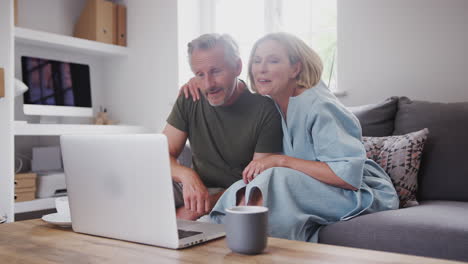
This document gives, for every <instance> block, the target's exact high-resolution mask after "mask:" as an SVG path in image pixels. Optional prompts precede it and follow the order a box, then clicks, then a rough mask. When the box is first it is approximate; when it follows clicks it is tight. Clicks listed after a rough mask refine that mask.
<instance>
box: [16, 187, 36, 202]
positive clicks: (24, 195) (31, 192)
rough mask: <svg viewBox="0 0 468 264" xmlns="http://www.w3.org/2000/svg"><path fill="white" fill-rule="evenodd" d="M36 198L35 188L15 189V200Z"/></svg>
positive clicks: (22, 200)
mask: <svg viewBox="0 0 468 264" xmlns="http://www.w3.org/2000/svg"><path fill="white" fill-rule="evenodd" d="M35 198H36V188H35V187H34V188H21V189H17V190H15V202H24V201H31V200H34V199H35Z"/></svg>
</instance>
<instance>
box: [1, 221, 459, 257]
mask: <svg viewBox="0 0 468 264" xmlns="http://www.w3.org/2000/svg"><path fill="white" fill-rule="evenodd" d="M274 262H276V263H359V264H365V263H372V264H375V263H411V264H413V263H425V264H430V263H438V264H440V263H460V262H454V261H446V260H440V259H433V258H424V257H416V256H409V255H402V254H395V253H387V252H380V251H373V250H364V249H355V248H348V247H338V246H331V245H323V244H315V243H305V242H298V241H290V240H285V239H278V238H269V239H268V248H267V250H266V251H265V252H264V253H263V254H260V255H255V256H246V255H240V254H236V253H233V252H231V250H230V249H229V248H228V247H227V246H226V242H225V240H224V238H221V239H218V240H214V241H211V242H208V243H204V244H201V245H197V246H194V247H191V248H187V249H181V250H171V249H164V248H159V247H154V246H148V245H142V244H137V243H131V242H126V241H121V240H114V239H107V238H102V237H96V236H89V235H84V234H78V233H75V232H73V231H72V230H71V229H67V228H60V227H55V226H52V225H49V224H46V223H45V222H43V221H42V220H39V219H36V220H28V221H22V222H15V223H10V224H1V225H0V263H41V264H44V263H274Z"/></svg>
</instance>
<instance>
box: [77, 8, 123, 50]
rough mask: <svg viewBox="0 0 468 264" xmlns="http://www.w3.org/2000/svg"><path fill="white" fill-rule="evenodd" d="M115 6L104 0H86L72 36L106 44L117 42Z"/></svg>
mask: <svg viewBox="0 0 468 264" xmlns="http://www.w3.org/2000/svg"><path fill="white" fill-rule="evenodd" d="M116 13H117V12H116V6H115V4H114V3H112V2H109V1H106V0H87V1H86V5H85V7H84V9H83V11H82V12H81V15H80V18H79V19H78V22H77V23H76V25H75V31H74V34H73V35H74V36H75V37H78V38H84V39H89V40H95V41H100V42H104V43H108V44H114V43H116V42H117V32H115V31H116V28H117V27H116V25H115V24H116V15H117V14H116Z"/></svg>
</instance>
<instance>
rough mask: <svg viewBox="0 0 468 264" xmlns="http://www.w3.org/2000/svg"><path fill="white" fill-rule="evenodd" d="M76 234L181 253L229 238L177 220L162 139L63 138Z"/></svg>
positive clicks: (216, 229) (214, 227) (220, 230)
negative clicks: (201, 244) (187, 248)
mask: <svg viewBox="0 0 468 264" xmlns="http://www.w3.org/2000/svg"><path fill="white" fill-rule="evenodd" d="M60 144H61V148H62V156H63V165H64V169H65V175H66V183H67V191H68V199H69V203H70V212H71V220H72V228H73V230H74V231H75V232H79V233H85V234H91V235H97V236H103V237H109V238H116V239H121V240H127V241H132V242H138V243H142V244H148V245H154V246H160V247H166V248H172V249H179V248H184V247H189V246H192V245H195V244H198V243H202V242H205V241H208V240H211V239H215V238H219V237H222V236H224V235H225V232H224V227H223V225H218V224H211V223H205V222H196V221H184V220H179V219H176V213H175V205H174V194H173V189H172V188H173V187H172V178H171V169H170V162H169V149H168V143H167V138H166V136H165V135H162V134H137V135H134V134H132V135H63V136H61V137H60Z"/></svg>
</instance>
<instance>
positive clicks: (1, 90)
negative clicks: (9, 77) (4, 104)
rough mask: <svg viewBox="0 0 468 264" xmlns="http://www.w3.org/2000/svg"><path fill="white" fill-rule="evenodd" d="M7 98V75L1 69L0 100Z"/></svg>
mask: <svg viewBox="0 0 468 264" xmlns="http://www.w3.org/2000/svg"><path fill="white" fill-rule="evenodd" d="M2 97H5V73H4V71H3V68H0V98H2Z"/></svg>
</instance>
